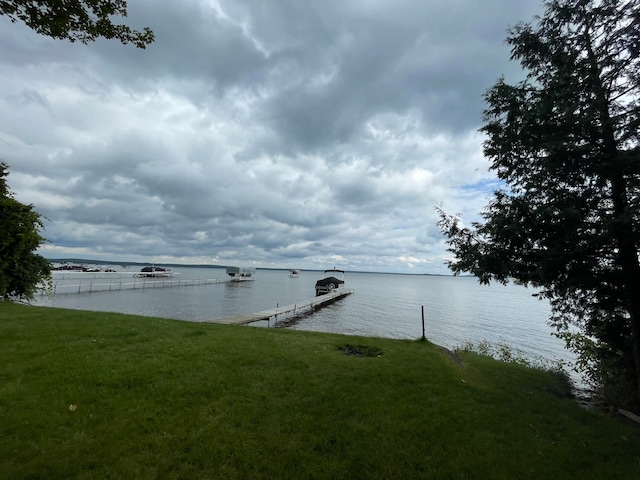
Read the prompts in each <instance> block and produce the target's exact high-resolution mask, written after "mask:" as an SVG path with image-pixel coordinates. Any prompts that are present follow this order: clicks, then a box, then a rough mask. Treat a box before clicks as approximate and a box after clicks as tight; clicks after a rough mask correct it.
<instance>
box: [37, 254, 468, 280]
mask: <svg viewBox="0 0 640 480" xmlns="http://www.w3.org/2000/svg"><path fill="white" fill-rule="evenodd" d="M45 258H47V260H49V261H50V262H51V263H63V262H68V263H80V264H82V263H86V264H89V265H127V266H138V267H144V266H146V265H149V264H151V263H154V262H117V261H113V260H91V259H87V258H66V257H65V258H48V257H45ZM158 265H165V266H167V267H171V268H175V267H188V268H220V269H225V268H227V267H231V266H234V265H213V264H204V263H166V262H159V263H158ZM256 270H275V271H288V270H291V269H290V268H272V267H256ZM296 270H299V271H301V272H322V271H323V270H322V269H305V268H296ZM348 272H349V273H375V274H379V275H415V276H429V277H453V276H454V275H453V274H444V273H399V272H374V271H364V270H348ZM458 276H459V277H473V275H458Z"/></svg>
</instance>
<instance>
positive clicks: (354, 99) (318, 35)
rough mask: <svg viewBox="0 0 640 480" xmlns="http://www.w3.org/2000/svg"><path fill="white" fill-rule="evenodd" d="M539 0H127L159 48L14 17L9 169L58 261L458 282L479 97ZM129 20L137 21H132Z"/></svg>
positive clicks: (469, 211)
mask: <svg viewBox="0 0 640 480" xmlns="http://www.w3.org/2000/svg"><path fill="white" fill-rule="evenodd" d="M541 11H542V7H541V3H540V2H539V1H538V0H519V1H513V0H483V1H478V0H413V1H411V0H393V1H391V0H387V1H382V0H349V1H344V0H323V1H300V0H272V1H265V0H261V1H256V0H229V1H227V0H211V1H206V0H180V1H175V0H129V16H128V17H127V19H125V20H124V22H126V23H127V24H128V25H130V26H131V27H132V28H136V29H141V28H143V27H145V26H148V27H150V28H152V29H153V31H154V33H155V36H156V41H155V43H153V44H152V45H151V46H149V47H148V48H147V49H146V50H140V49H137V48H135V47H134V46H131V45H129V46H123V45H122V44H120V43H119V42H117V41H106V40H101V41H97V42H96V43H93V44H89V45H82V44H79V43H74V44H71V43H69V42H64V41H59V40H51V39H48V38H46V37H42V36H39V35H38V34H36V33H35V32H33V31H32V30H30V29H28V28H27V27H24V26H22V25H19V24H11V23H10V22H9V21H8V19H7V18H4V17H0V159H2V160H4V161H5V162H6V163H8V164H9V172H10V175H9V177H8V183H9V186H10V187H11V189H12V190H13V192H14V193H15V196H16V198H17V199H18V200H20V201H21V202H24V203H29V204H33V205H34V206H35V209H36V210H37V211H38V212H40V213H42V214H43V215H45V216H46V217H47V218H48V220H47V221H46V222H45V227H46V230H45V232H44V235H45V237H46V238H47V239H48V240H49V243H48V244H47V245H46V247H45V248H43V249H42V250H41V251H40V253H42V254H43V255H45V256H47V257H49V258H60V257H79V258H87V259H101V260H114V261H122V262H126V261H139V262H149V263H151V262H154V263H160V264H161V263H163V262H166V263H169V262H171V263H204V264H214V265H240V266H255V267H258V268H260V267H268V268H302V269H324V268H331V267H333V266H336V267H337V268H342V269H345V270H360V271H381V272H399V273H404V272H406V273H448V270H447V268H446V266H445V265H444V263H443V260H444V259H445V258H446V257H447V253H446V246H445V244H444V238H443V237H442V235H441V233H440V232H439V230H438V228H437V227H436V221H437V215H436V213H435V210H434V207H435V206H436V205H440V204H442V206H443V207H444V209H445V210H446V211H448V212H450V213H458V212H460V213H462V214H463V216H464V218H465V220H466V221H470V220H473V219H476V218H477V215H478V213H479V212H480V211H481V209H482V207H483V206H484V205H485V204H486V202H487V199H488V198H489V195H490V193H491V191H492V189H493V188H494V187H495V186H496V179H495V176H494V175H493V174H492V173H491V172H489V171H488V165H489V164H488V161H487V160H486V159H484V158H483V155H482V141H483V139H482V136H481V135H480V134H479V133H478V128H480V126H481V121H482V117H481V114H482V109H483V103H482V94H483V92H484V91H485V90H486V89H487V88H489V87H490V86H492V85H493V84H494V83H495V82H496V80H497V79H498V78H499V77H500V76H501V75H505V77H506V78H507V80H509V79H513V80H517V79H519V78H520V76H521V72H520V71H519V66H518V64H516V63H513V62H510V61H509V49H508V47H507V46H506V45H505V42H504V40H505V37H506V29H507V28H508V27H509V26H513V25H515V24H516V23H518V22H519V21H526V22H529V21H531V20H532V19H533V16H534V15H535V14H539V13H541ZM118 22H119V23H121V22H122V20H119V21H118Z"/></svg>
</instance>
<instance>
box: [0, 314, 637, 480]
mask: <svg viewBox="0 0 640 480" xmlns="http://www.w3.org/2000/svg"><path fill="white" fill-rule="evenodd" d="M347 346H348V347H347ZM345 351H347V352H351V353H355V351H360V352H362V353H363V355H362V356H355V355H347V354H345V353H344V352H345ZM0 478H1V479H11V480H21V479H25V480H26V479H29V480H35V479H118V480H120V479H213V478H238V479H240V478H242V479H254V478H265V479H282V478H291V479H311V478H318V479H323V478H331V479H342V478H344V479H393V478H398V479H413V478H434V479H449V478H451V479H454V478H455V479H458V478H459V479H473V478H477V479H494V478H496V479H502V478H503V479H519V478H522V479H563V478H566V479H572V480H573V479H607V480H609V479H626V478H628V479H639V478H640V428H639V427H638V426H636V425H631V424H629V423H628V422H626V421H624V420H622V419H617V418H611V417H609V416H606V415H604V414H600V413H596V412H590V411H587V410H585V409H583V408H582V407H580V406H578V405H577V404H576V403H575V402H573V401H572V400H571V398H569V396H568V389H567V387H566V385H565V384H564V381H563V378H562V377H561V376H558V375H556V374H552V373H548V372H542V371H539V370H533V369H528V368H525V367H523V366H520V365H516V364H505V363H500V362H497V361H495V360H492V359H490V358H487V357H482V356H478V355H474V354H471V353H464V354H462V363H461V364H458V363H457V362H456V361H454V359H452V358H451V356H449V355H448V354H447V353H446V352H444V351H443V350H442V349H440V348H439V347H437V346H435V345H433V344H431V343H429V342H420V341H406V340H392V339H380V338H366V337H349V336H342V335H333V334H323V333H310V332H300V331H290V330H283V329H265V328H252V327H241V326H224V325H214V324H200V323H189V322H183V321H174V320H166V319H158V318H147V317H137V316H131V315H121V314H113V313H104V312H86V311H76V310H62V309H52V308H40V307H29V306H24V305H15V304H11V303H7V302H4V303H0Z"/></svg>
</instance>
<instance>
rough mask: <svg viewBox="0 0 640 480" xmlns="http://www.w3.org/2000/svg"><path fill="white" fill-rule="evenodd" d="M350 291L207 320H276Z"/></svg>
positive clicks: (239, 322) (228, 322) (227, 322)
mask: <svg viewBox="0 0 640 480" xmlns="http://www.w3.org/2000/svg"><path fill="white" fill-rule="evenodd" d="M352 293H353V289H350V288H339V289H337V290H335V291H333V292H331V293H327V294H325V295H320V296H319V297H313V298H312V299H311V300H305V301H303V302H298V303H294V304H293V305H287V306H284V307H278V308H272V309H270V310H263V311H261V312H256V313H248V314H245V315H235V316H233V317H222V318H214V319H213V320H209V321H208V322H210V323H221V324H225V325H245V324H247V323H253V322H258V321H260V320H270V319H272V318H275V319H276V320H277V319H278V316H280V315H283V316H293V317H295V316H297V315H301V314H303V313H307V312H308V311H310V310H316V309H318V308H321V307H323V306H325V305H328V304H329V303H333V302H335V301H336V300H338V299H340V298H343V297H346V296H347V295H351V294H352Z"/></svg>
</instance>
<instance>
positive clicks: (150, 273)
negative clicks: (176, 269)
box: [135, 265, 176, 278]
mask: <svg viewBox="0 0 640 480" xmlns="http://www.w3.org/2000/svg"><path fill="white" fill-rule="evenodd" d="M175 275H176V274H175V273H173V271H172V270H171V269H170V268H166V267H156V266H155V265H153V266H151V267H142V269H141V270H140V272H138V273H136V274H135V276H136V277H144V278H149V277H152V278H157V277H160V278H166V277H175Z"/></svg>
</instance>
